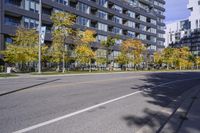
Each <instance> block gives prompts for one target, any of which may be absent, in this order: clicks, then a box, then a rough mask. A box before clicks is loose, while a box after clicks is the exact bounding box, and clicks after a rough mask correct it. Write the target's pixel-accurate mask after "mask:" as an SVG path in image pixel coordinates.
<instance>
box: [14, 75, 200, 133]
mask: <svg viewBox="0 0 200 133" xmlns="http://www.w3.org/2000/svg"><path fill="white" fill-rule="evenodd" d="M194 79H199V78H191V79H183V80H175V81H170V82H166V83H162V84H160V85H156V86H154V87H151V88H155V87H159V86H165V85H168V84H172V83H176V82H181V81H189V80H194ZM141 92H144V91H136V92H133V93H131V94H127V95H124V96H121V97H118V98H115V99H111V100H109V101H106V102H103V103H100V104H96V105H94V106H91V107H88V108H85V109H82V110H79V111H76V112H73V113H70V114H67V115H64V116H61V117H57V118H55V119H52V120H49V121H45V122H42V123H39V124H36V125H33V126H30V127H27V128H24V129H21V130H18V131H15V132H13V133H25V132H28V131H31V130H34V129H37V128H39V127H42V126H46V125H49V124H52V123H55V122H57V121H60V120H63V119H66V118H69V117H72V116H75V115H78V114H81V113H84V112H87V111H90V110H92V109H95V108H98V107H100V106H103V105H106V104H109V103H112V102H115V101H118V100H121V99H124V98H127V97H130V96H132V95H135V94H138V93H141Z"/></svg>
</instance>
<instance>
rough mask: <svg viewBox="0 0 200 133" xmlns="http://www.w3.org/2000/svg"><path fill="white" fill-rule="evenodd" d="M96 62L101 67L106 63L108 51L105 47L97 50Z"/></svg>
mask: <svg viewBox="0 0 200 133" xmlns="http://www.w3.org/2000/svg"><path fill="white" fill-rule="evenodd" d="M95 55H96V56H95V62H96V64H97V67H98V68H99V67H101V68H102V66H104V65H106V62H107V61H106V51H105V50H103V49H98V50H96V51H95Z"/></svg>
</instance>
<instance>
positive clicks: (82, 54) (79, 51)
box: [75, 45, 95, 72]
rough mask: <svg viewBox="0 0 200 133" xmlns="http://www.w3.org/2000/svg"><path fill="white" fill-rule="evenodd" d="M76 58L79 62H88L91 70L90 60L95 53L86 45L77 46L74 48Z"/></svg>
mask: <svg viewBox="0 0 200 133" xmlns="http://www.w3.org/2000/svg"><path fill="white" fill-rule="evenodd" d="M75 53H76V60H77V61H78V62H79V63H80V64H89V66H90V69H89V71H90V72H91V60H92V59H93V58H94V57H95V53H94V52H93V51H92V49H91V48H89V47H88V46H86V45H80V46H77V48H76V50H75Z"/></svg>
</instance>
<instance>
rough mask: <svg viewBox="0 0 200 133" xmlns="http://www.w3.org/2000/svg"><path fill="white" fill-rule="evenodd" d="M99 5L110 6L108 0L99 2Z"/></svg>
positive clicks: (99, 0)
mask: <svg viewBox="0 0 200 133" xmlns="http://www.w3.org/2000/svg"><path fill="white" fill-rule="evenodd" d="M98 4H99V5H100V6H103V7H107V6H108V2H107V0H98Z"/></svg>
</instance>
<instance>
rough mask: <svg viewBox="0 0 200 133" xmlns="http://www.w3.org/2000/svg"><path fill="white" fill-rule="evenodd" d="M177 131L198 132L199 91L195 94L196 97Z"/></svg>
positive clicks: (199, 118) (199, 126)
mask: <svg viewBox="0 0 200 133" xmlns="http://www.w3.org/2000/svg"><path fill="white" fill-rule="evenodd" d="M199 89H200V88H199ZM179 133H200V93H199V94H198V95H197V99H195V100H194V103H193V105H192V107H191V109H190V110H189V112H188V115H187V119H186V120H185V121H184V122H183V124H182V126H181V128H180V130H179Z"/></svg>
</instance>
